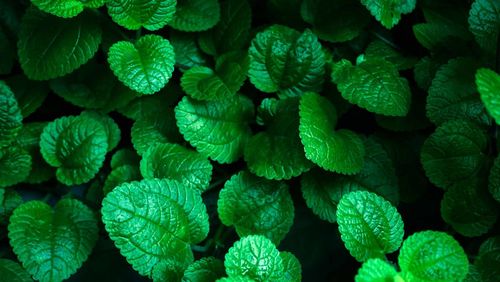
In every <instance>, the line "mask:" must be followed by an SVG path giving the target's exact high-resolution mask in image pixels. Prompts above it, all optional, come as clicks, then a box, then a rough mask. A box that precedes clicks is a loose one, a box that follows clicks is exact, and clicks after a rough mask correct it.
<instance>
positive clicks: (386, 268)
mask: <svg viewBox="0 0 500 282" xmlns="http://www.w3.org/2000/svg"><path fill="white" fill-rule="evenodd" d="M354 281H355V282H386V281H394V282H399V281H403V279H402V278H401V277H400V276H399V275H398V272H397V271H396V269H394V266H392V265H390V264H389V263H388V262H386V261H384V260H381V259H378V258H375V259H369V260H367V261H366V262H364V263H363V265H362V266H361V268H360V269H359V270H358V274H356V277H354Z"/></svg>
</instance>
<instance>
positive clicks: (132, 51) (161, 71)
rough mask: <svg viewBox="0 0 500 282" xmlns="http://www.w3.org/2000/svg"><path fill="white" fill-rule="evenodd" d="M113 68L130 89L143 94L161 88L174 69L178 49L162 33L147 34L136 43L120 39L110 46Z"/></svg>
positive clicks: (110, 60)
mask: <svg viewBox="0 0 500 282" xmlns="http://www.w3.org/2000/svg"><path fill="white" fill-rule="evenodd" d="M108 63H109V67H110V68H111V70H113V72H114V74H115V75H116V76H117V77H118V79H119V80H120V81H121V82H123V84H125V85H126V86H127V87H129V88H130V89H132V90H134V91H137V92H139V93H142V94H154V93H156V92H158V91H160V90H161V89H162V88H163V87H164V86H165V85H166V84H167V83H168V81H169V80H170V77H171V76H172V72H173V71H174V64H175V53H174V48H173V47H172V45H170V42H169V41H168V40H167V39H164V38H162V37H161V36H159V35H152V34H151V35H145V36H143V37H141V38H140V39H139V40H137V41H136V42H135V44H132V43H131V42H128V41H120V42H117V43H115V44H113V46H111V48H110V49H109V53H108Z"/></svg>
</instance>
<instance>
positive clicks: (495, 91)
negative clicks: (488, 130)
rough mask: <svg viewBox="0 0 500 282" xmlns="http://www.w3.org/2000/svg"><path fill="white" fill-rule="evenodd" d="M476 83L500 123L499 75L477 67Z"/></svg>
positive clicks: (488, 107) (483, 99) (486, 105)
mask: <svg viewBox="0 0 500 282" xmlns="http://www.w3.org/2000/svg"><path fill="white" fill-rule="evenodd" d="M499 9H500V7H499ZM499 17H500V14H499ZM476 85H477V90H478V91H479V95H480V96H481V100H482V101H483V103H484V106H485V107H486V110H488V113H489V114H490V115H491V116H492V117H493V118H494V119H495V121H496V123H497V124H500V75H498V74H497V73H496V72H494V71H492V70H490V69H484V68H483V69H479V70H477V72H476Z"/></svg>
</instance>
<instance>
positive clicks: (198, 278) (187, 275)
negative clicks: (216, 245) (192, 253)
mask: <svg viewBox="0 0 500 282" xmlns="http://www.w3.org/2000/svg"><path fill="white" fill-rule="evenodd" d="M224 275H226V271H225V270H224V263H223V262H222V261H220V260H218V259H216V258H214V257H204V258H202V259H200V260H197V261H195V262H193V263H192V264H191V265H189V267H188V268H187V269H186V271H184V277H183V278H182V279H183V280H182V281H186V282H213V281H216V280H217V279H218V278H221V277H223V276H224Z"/></svg>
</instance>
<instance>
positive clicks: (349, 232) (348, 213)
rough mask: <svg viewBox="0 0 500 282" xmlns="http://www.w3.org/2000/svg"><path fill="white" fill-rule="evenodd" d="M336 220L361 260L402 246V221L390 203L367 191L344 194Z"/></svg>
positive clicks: (352, 251)
mask: <svg viewBox="0 0 500 282" xmlns="http://www.w3.org/2000/svg"><path fill="white" fill-rule="evenodd" d="M337 222H338V224H339V231H340V236H341V238H342V241H344V244H345V247H346V248H347V249H348V250H349V252H350V253H351V255H352V256H353V257H354V258H355V259H356V260H358V261H360V262H363V261H366V260H368V259H370V258H381V257H384V255H385V254H388V253H392V252H394V251H396V250H397V249H399V246H400V245H401V242H402V241H403V235H404V230H403V220H402V219H401V215H400V214H399V213H398V211H397V210H396V208H394V207H393V206H392V205H391V203H390V202H388V201H386V200H385V199H384V198H382V197H380V196H378V195H376V194H374V193H371V192H367V191H355V192H351V193H349V194H347V195H345V196H343V197H342V199H341V200H340V202H339V204H338V206H337Z"/></svg>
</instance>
